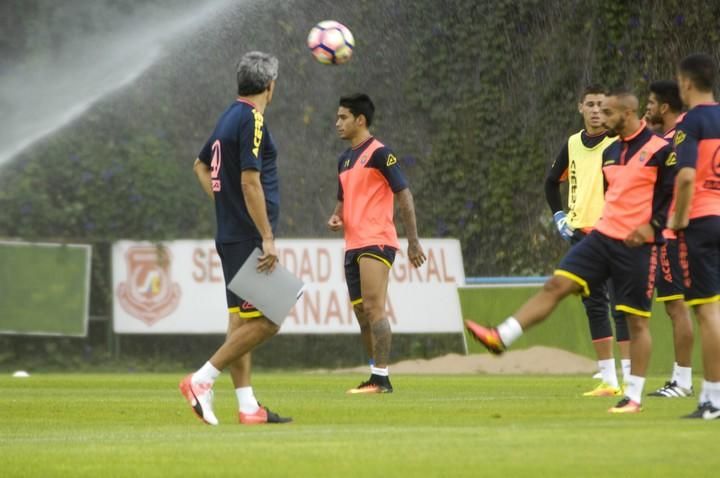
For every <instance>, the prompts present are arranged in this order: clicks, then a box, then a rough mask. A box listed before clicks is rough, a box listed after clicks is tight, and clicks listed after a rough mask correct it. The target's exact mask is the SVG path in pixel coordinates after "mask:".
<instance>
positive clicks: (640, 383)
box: [625, 375, 645, 403]
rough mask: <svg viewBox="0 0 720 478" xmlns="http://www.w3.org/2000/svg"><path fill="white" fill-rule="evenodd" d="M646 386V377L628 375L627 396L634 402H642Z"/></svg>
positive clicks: (626, 383)
mask: <svg viewBox="0 0 720 478" xmlns="http://www.w3.org/2000/svg"><path fill="white" fill-rule="evenodd" d="M644 387H645V377H638V376H637V375H628V378H627V381H626V382H625V396H626V397H627V398H629V399H630V400H632V401H633V402H636V403H640V401H641V400H642V392H643V388H644Z"/></svg>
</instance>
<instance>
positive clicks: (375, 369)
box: [370, 365, 390, 377]
mask: <svg viewBox="0 0 720 478" xmlns="http://www.w3.org/2000/svg"><path fill="white" fill-rule="evenodd" d="M370 373H371V374H373V375H380V376H381V377H388V376H390V371H389V369H388V367H385V368H379V367H376V366H374V365H372V366H371V367H370Z"/></svg>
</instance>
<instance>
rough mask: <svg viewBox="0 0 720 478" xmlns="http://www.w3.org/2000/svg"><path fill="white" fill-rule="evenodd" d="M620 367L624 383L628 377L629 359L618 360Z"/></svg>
mask: <svg viewBox="0 0 720 478" xmlns="http://www.w3.org/2000/svg"><path fill="white" fill-rule="evenodd" d="M620 367H621V368H622V374H623V383H625V382H627V380H628V377H629V376H630V359H620ZM638 403H640V402H638Z"/></svg>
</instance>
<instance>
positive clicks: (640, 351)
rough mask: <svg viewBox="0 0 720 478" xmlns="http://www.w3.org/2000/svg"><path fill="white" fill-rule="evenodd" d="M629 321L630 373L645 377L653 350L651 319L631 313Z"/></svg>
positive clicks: (628, 317)
mask: <svg viewBox="0 0 720 478" xmlns="http://www.w3.org/2000/svg"><path fill="white" fill-rule="evenodd" d="M627 321H628V327H629V328H630V373H631V374H632V375H634V376H636V377H645V375H646V374H647V368H648V364H649V363H650V352H651V351H652V337H651V336H650V321H649V320H648V319H647V317H639V316H637V315H630V314H628V316H627Z"/></svg>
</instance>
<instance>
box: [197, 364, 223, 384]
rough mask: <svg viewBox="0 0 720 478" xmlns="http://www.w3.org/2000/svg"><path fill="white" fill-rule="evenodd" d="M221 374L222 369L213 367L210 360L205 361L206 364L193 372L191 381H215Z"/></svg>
mask: <svg viewBox="0 0 720 478" xmlns="http://www.w3.org/2000/svg"><path fill="white" fill-rule="evenodd" d="M219 376H220V370H218V369H216V368H215V367H213V364H211V363H210V362H205V365H203V366H202V367H200V370H198V371H197V372H195V373H194V374H193V376H192V378H191V379H190V381H191V382H192V383H213V382H214V381H215V379H216V378H218V377H219Z"/></svg>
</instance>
